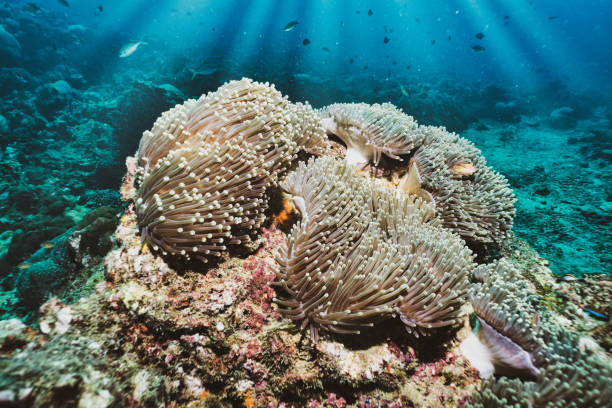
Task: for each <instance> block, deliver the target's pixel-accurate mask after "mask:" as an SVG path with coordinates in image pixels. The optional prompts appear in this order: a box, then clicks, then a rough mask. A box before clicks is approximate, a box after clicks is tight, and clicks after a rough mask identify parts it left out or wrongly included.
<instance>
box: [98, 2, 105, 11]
mask: <svg viewBox="0 0 612 408" xmlns="http://www.w3.org/2000/svg"><path fill="white" fill-rule="evenodd" d="M98 10H100V13H101V12H103V11H104V7H102V5H101V4H98Z"/></svg>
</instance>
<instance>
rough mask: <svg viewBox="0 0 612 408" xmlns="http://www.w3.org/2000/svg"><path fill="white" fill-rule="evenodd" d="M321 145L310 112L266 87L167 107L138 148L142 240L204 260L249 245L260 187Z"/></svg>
mask: <svg viewBox="0 0 612 408" xmlns="http://www.w3.org/2000/svg"><path fill="white" fill-rule="evenodd" d="M322 140H323V132H322V129H321V128H320V126H319V124H318V118H317V115H316V114H315V112H314V111H313V110H312V109H311V108H310V106H309V105H307V104H306V105H303V104H299V103H298V104H292V103H290V102H289V101H288V100H287V98H286V97H283V96H282V95H281V94H280V92H278V91H277V90H275V89H274V86H273V85H271V86H270V85H268V84H267V83H266V84H261V83H258V82H253V81H251V80H249V79H242V80H240V81H232V82H229V83H227V84H225V85H223V86H222V87H221V88H219V89H218V90H217V91H216V92H212V93H209V94H207V95H203V96H202V97H200V99H198V100H197V101H196V100H188V101H186V102H185V103H184V104H183V105H178V106H176V107H174V108H173V109H171V110H169V111H167V112H165V113H164V114H162V116H161V117H160V118H159V119H158V120H157V121H156V122H155V125H154V126H153V129H152V130H151V131H146V132H144V134H143V137H142V139H141V142H140V146H139V149H138V157H137V159H138V165H139V166H140V167H141V172H142V176H141V177H140V180H139V182H140V185H139V188H138V191H137V194H136V196H137V198H136V210H137V214H138V222H139V225H140V227H141V228H142V235H143V237H144V238H145V240H146V241H147V242H149V243H150V244H151V245H152V247H153V248H154V249H159V250H161V251H163V252H164V253H170V254H181V255H183V256H185V257H187V258H189V257H190V256H194V257H196V258H199V259H201V260H203V261H206V259H207V258H208V257H210V256H216V257H218V256H220V255H221V252H222V251H225V250H227V249H228V246H230V245H240V244H244V243H247V242H249V241H250V240H251V238H252V236H253V235H254V233H255V232H256V231H257V229H258V228H259V227H260V225H261V224H262V222H263V219H264V215H263V213H264V211H265V209H266V208H267V195H266V190H267V188H268V187H269V186H271V185H273V184H275V183H276V182H277V180H278V177H279V175H280V174H282V173H283V172H284V171H285V170H286V169H287V167H288V166H289V164H290V163H291V161H292V160H293V159H294V158H295V155H296V153H297V152H298V151H299V150H300V149H301V148H305V149H316V148H317V146H318V145H319V144H320V142H321V141H322Z"/></svg>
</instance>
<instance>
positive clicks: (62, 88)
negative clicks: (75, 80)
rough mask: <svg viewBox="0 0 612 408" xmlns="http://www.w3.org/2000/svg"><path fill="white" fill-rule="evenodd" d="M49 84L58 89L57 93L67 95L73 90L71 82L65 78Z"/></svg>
mask: <svg viewBox="0 0 612 408" xmlns="http://www.w3.org/2000/svg"><path fill="white" fill-rule="evenodd" d="M49 86H50V87H51V88H53V89H55V91H57V93H59V94H60V95H65V94H67V93H70V92H72V88H71V87H70V84H69V83H68V82H66V81H64V80H63V79H60V80H58V81H55V82H53V83H51V84H49Z"/></svg>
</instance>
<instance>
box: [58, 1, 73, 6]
mask: <svg viewBox="0 0 612 408" xmlns="http://www.w3.org/2000/svg"><path fill="white" fill-rule="evenodd" d="M57 2H58V3H59V4H61V5H62V6H64V7H70V4H68V2H67V1H66V0H57Z"/></svg>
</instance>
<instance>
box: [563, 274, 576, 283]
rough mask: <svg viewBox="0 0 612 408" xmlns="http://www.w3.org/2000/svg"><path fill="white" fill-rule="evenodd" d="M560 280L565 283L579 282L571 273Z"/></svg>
mask: <svg viewBox="0 0 612 408" xmlns="http://www.w3.org/2000/svg"><path fill="white" fill-rule="evenodd" d="M560 279H561V280H563V281H565V282H576V281H577V280H578V278H577V277H576V275H572V274H571V273H566V274H565V275H563V276H561V278H560Z"/></svg>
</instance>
